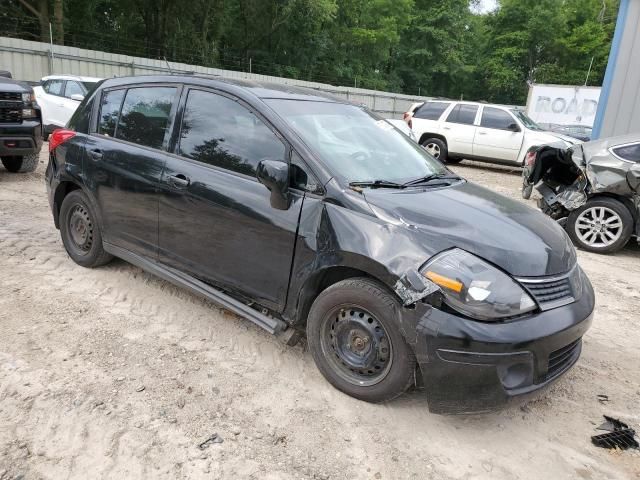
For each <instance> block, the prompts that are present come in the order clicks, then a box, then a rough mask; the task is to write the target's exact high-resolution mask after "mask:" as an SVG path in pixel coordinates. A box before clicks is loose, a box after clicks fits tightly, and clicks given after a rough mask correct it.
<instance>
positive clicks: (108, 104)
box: [98, 90, 125, 137]
mask: <svg viewBox="0 0 640 480" xmlns="http://www.w3.org/2000/svg"><path fill="white" fill-rule="evenodd" d="M124 93H125V90H111V91H107V92H103V93H102V98H101V99H100V113H99V115H98V133H99V134H100V135H105V136H107V137H114V136H115V133H116V125H118V115H119V113H120V106H121V105H122V100H123V99H124Z"/></svg>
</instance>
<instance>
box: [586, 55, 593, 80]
mask: <svg viewBox="0 0 640 480" xmlns="http://www.w3.org/2000/svg"><path fill="white" fill-rule="evenodd" d="M593 59H594V57H591V63H590V64H589V70H588V71H587V78H585V79H584V86H585V87H586V86H587V82H588V81H589V75H590V74H591V67H592V66H593Z"/></svg>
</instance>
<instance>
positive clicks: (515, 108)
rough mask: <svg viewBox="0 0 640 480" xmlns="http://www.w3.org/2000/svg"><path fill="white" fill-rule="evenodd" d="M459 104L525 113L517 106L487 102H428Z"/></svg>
mask: <svg viewBox="0 0 640 480" xmlns="http://www.w3.org/2000/svg"><path fill="white" fill-rule="evenodd" d="M430 102H433V103H459V104H462V105H478V106H484V107H497V108H504V109H507V110H520V111H524V109H523V108H522V107H518V106H516V105H503V104H501V103H487V102H472V101H467V100H447V99H446V98H434V99H433V100H427V102H426V103H430Z"/></svg>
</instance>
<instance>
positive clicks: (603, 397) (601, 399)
mask: <svg viewBox="0 0 640 480" xmlns="http://www.w3.org/2000/svg"><path fill="white" fill-rule="evenodd" d="M596 398H597V399H598V401H599V402H600V403H607V402H608V401H609V395H602V394H601V395H596Z"/></svg>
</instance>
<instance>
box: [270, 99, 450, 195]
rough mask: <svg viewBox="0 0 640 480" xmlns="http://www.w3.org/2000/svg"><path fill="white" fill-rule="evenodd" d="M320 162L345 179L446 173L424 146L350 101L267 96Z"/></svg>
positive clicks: (400, 179) (402, 179) (406, 177)
mask: <svg viewBox="0 0 640 480" xmlns="http://www.w3.org/2000/svg"><path fill="white" fill-rule="evenodd" d="M265 102H266V103H267V104H268V105H269V106H271V107H272V108H273V109H274V110H275V111H276V113H277V114H278V115H280V117H282V118H283V119H284V120H285V121H286V122H287V124H288V125H289V126H290V127H291V128H292V129H293V130H294V131H295V132H296V133H297V134H298V135H299V136H300V138H301V139H302V140H303V141H304V142H305V143H306V144H307V146H308V147H309V148H310V149H312V150H313V151H314V152H315V153H316V155H317V156H318V157H319V158H320V159H321V160H322V161H323V163H324V164H325V165H326V166H327V167H328V168H329V169H330V170H331V171H332V174H333V175H336V176H340V177H342V178H344V179H345V180H347V181H349V182H371V181H375V180H384V181H391V182H397V183H399V182H405V181H409V180H412V179H416V178H418V177H426V176H429V175H434V174H443V173H445V172H446V169H445V168H444V166H443V165H442V164H441V163H440V162H438V161H437V160H436V159H434V158H433V157H431V156H430V155H429V154H428V153H427V152H426V150H425V149H424V148H422V147H421V146H420V145H418V144H417V143H416V142H414V141H413V140H411V139H410V138H409V137H407V136H406V135H405V134H403V133H401V132H400V131H398V130H397V129H395V128H394V127H393V126H392V125H391V124H389V123H388V122H387V121H386V120H384V119H381V118H378V117H376V116H374V115H373V114H371V113H369V112H368V111H367V110H365V109H363V108H360V107H357V106H355V105H349V104H342V103H333V102H317V101H301V100H285V99H267V100H265Z"/></svg>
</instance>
